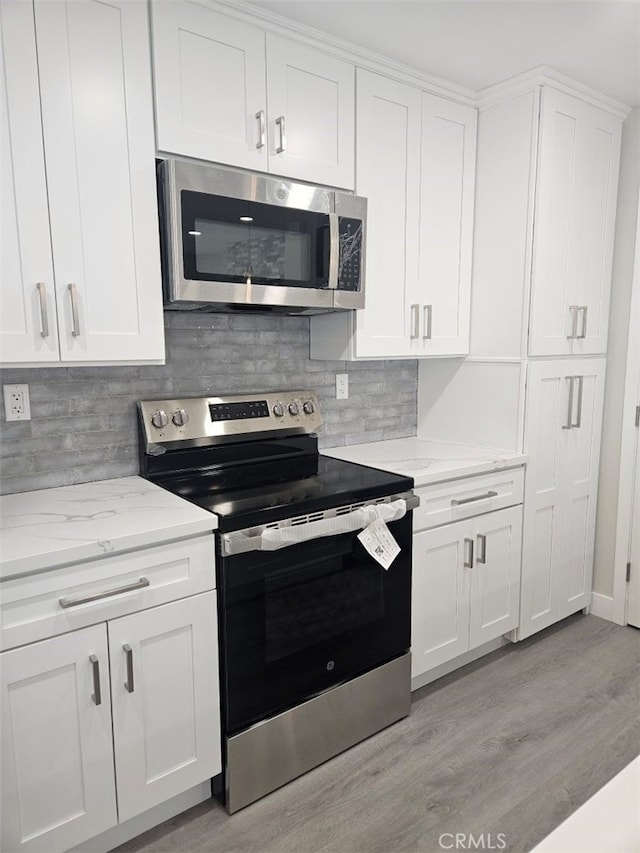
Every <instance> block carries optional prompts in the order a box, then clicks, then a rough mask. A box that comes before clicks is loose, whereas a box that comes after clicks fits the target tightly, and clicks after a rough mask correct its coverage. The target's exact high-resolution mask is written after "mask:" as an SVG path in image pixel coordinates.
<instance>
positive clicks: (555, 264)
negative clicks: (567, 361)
mask: <svg viewBox="0 0 640 853" xmlns="http://www.w3.org/2000/svg"><path fill="white" fill-rule="evenodd" d="M620 137H621V122H620V121H619V120H618V119H617V118H615V117H614V116H612V115H611V114H610V113H607V112H605V111H604V110H601V109H598V108H597V107H595V106H593V105H591V104H588V103H585V102H584V101H581V100H578V99H577V98H574V97H572V96H570V95H567V94H564V93H563V92H558V91H556V90H554V89H552V88H549V87H544V88H543V90H542V105H541V118H540V144H539V151H540V154H539V163H538V186H537V197H536V198H537V200H536V213H535V236H534V248H533V271H532V289H531V327H530V338H529V354H530V355H571V354H574V355H575V354H578V355H587V354H593V353H604V352H606V349H607V325H608V319H609V291H610V287H611V265H612V257H613V231H614V225H615V214H616V196H617V187H618V166H619V160H620Z"/></svg>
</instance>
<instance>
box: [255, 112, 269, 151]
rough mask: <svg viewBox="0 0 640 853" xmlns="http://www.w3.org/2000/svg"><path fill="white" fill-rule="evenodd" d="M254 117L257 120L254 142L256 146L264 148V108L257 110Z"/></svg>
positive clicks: (265, 125) (265, 134)
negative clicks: (256, 133)
mask: <svg viewBox="0 0 640 853" xmlns="http://www.w3.org/2000/svg"><path fill="white" fill-rule="evenodd" d="M256 119H257V120H258V141H257V142H256V148H264V146H265V145H266V143H267V124H266V119H265V114H264V110H258V112H257V113H256Z"/></svg>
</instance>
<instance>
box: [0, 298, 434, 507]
mask: <svg viewBox="0 0 640 853" xmlns="http://www.w3.org/2000/svg"><path fill="white" fill-rule="evenodd" d="M165 325H166V342H167V363H166V364H165V365H157V366H156V365H152V366H147V367H144V366H140V367H55V368H10V369H5V370H2V371H0V381H1V382H2V384H6V383H28V385H29V393H30V397H31V420H30V421H23V422H12V423H6V421H5V420H4V408H3V405H4V404H3V401H2V399H1V397H0V407H2V410H1V417H0V455H1V459H0V491H2V492H3V493H10V492H22V491H28V490H30V489H45V488H49V487H53V486H61V485H65V484H67V483H82V482H87V481H90V480H102V479H106V478H109V477H122V476H128V475H130V474H137V473H138V458H137V453H138V450H137V433H136V410H135V403H136V401H137V400H144V399H156V398H159V399H163V398H165V397H173V396H177V397H190V396H193V397H196V396H205V395H207V394H242V393H245V392H246V393H253V392H260V391H269V390H278V389H280V388H282V389H287V388H291V389H300V390H303V389H307V388H308V389H310V390H313V391H315V392H316V393H317V394H318V397H319V401H320V408H321V412H322V416H323V419H324V426H323V428H322V431H321V433H320V446H321V447H333V446H336V445H343V444H357V443H359V442H362V441H378V440H379V439H385V438H402V437H404V436H411V435H415V433H416V418H417V414H416V408H417V405H416V397H417V362H416V361H415V360H406V361H372V362H356V363H346V362H344V361H311V360H310V359H309V320H308V319H307V318H306V317H275V316H270V315H264V316H263V315H253V314H252V315H249V314H246V315H245V314H242V315H238V314H196V313H189V312H166V313H165ZM345 372H346V373H348V374H349V399H348V400H336V399H335V374H336V373H345Z"/></svg>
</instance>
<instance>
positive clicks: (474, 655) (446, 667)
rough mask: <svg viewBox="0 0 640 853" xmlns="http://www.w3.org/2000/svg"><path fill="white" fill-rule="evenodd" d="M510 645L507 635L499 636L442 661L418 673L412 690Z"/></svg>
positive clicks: (412, 684) (413, 681) (413, 680)
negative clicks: (451, 658) (438, 664)
mask: <svg viewBox="0 0 640 853" xmlns="http://www.w3.org/2000/svg"><path fill="white" fill-rule="evenodd" d="M509 645H511V643H510V641H509V640H508V639H506V638H505V637H498V638H497V639H495V640H491V641H490V642H488V643H485V644H484V645H483V646H478V648H477V649H471V651H469V652H465V653H464V654H462V655H459V656H458V657H457V658H454V659H453V660H449V661H447V662H446V663H441V664H440V666H434V668H433V669H430V670H429V672H423V673H422V674H421V675H416V676H415V678H412V679H411V691H412V692H413V691H414V690H419V689H420V688H421V687H425V686H426V685H427V684H431V682H432V681H437V679H438V678H442V677H443V676H444V675H449V673H450V672H453V671H454V670H456V669H460V667H461V666H466V665H467V664H468V663H473V661H474V660H478V658H482V657H484V656H485V655H488V654H491V652H495V651H496V650H497V649H500V648H502V646H509Z"/></svg>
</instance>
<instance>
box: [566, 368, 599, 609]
mask: <svg viewBox="0 0 640 853" xmlns="http://www.w3.org/2000/svg"><path fill="white" fill-rule="evenodd" d="M567 368H568V369H569V370H570V371H571V376H572V379H571V380H567V381H571V382H572V383H573V390H574V393H573V410H574V416H573V417H572V424H573V426H572V428H571V429H570V430H566V431H565V440H566V448H567V449H566V464H565V473H564V491H565V501H566V508H565V522H564V524H563V528H564V531H565V535H566V537H567V543H566V555H567V563H566V574H565V575H564V576H563V578H562V586H561V587H560V588H559V589H558V608H559V610H560V612H561V613H562V615H563V616H568V615H569V614H570V613H575V612H576V611H577V610H580V609H582V608H583V607H587V606H589V604H590V603H591V585H592V577H593V550H594V539H595V523H596V500H597V495H598V469H599V463H600V437H601V432H602V411H603V400H604V379H605V360H604V359H575V360H574V359H572V360H571V362H570V364H567Z"/></svg>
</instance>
